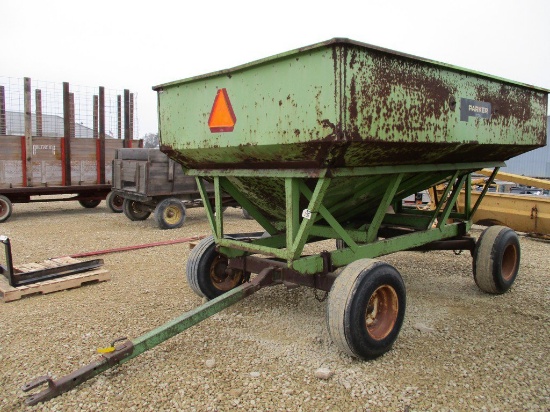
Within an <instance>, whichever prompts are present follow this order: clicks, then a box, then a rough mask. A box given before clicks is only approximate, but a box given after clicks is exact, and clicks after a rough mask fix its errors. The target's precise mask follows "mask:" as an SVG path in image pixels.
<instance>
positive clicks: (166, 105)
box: [24, 39, 548, 403]
mask: <svg viewBox="0 0 550 412" xmlns="http://www.w3.org/2000/svg"><path fill="white" fill-rule="evenodd" d="M154 90H156V91H157V92H158V107H159V122H160V123H159V124H160V140H161V150H163V151H164V152H165V153H167V154H168V156H169V157H170V158H172V159H174V160H176V161H177V162H179V163H181V164H182V165H183V166H184V168H185V169H186V173H187V174H188V175H191V176H195V177H196V179H197V185H198V186H199V189H200V190H201V193H202V196H203V198H204V199H206V190H205V189H204V187H203V184H202V183H201V179H203V178H204V179H208V180H209V181H211V182H212V183H213V185H214V190H215V194H216V196H215V197H216V203H215V206H214V207H210V204H209V203H208V202H205V204H206V211H207V216H208V220H209V223H210V226H211V229H212V236H210V237H208V238H205V239H204V240H202V241H201V242H200V243H199V244H198V245H197V246H196V247H195V248H194V249H193V251H192V253H191V254H190V256H189V259H188V262H187V267H186V272H187V280H188V283H189V285H190V287H191V288H192V289H193V290H194V291H195V292H196V293H197V294H198V295H200V296H204V297H206V298H207V299H209V300H208V302H207V303H205V304H204V305H202V306H200V307H198V308H197V309H195V310H193V311H190V312H188V313H186V314H183V315H182V316H180V317H179V318H177V319H174V320H172V321H171V322H169V323H167V324H165V325H162V326H160V327H159V328H157V329H155V330H152V331H151V332H149V333H147V334H146V335H143V336H141V337H139V338H136V339H134V340H129V339H124V340H123V341H121V342H114V343H113V344H112V345H111V347H110V348H111V352H109V353H107V354H105V355H104V356H103V357H102V359H101V360H100V361H98V362H96V363H93V364H90V365H88V366H86V367H84V368H82V369H80V370H79V371H76V372H74V373H73V374H71V375H68V376H66V377H64V378H61V379H60V380H58V381H53V380H52V379H51V378H49V377H42V378H38V379H37V380H35V381H33V382H30V383H29V384H27V385H26V386H25V387H24V389H25V390H30V389H33V388H36V387H38V386H41V385H42V384H43V383H45V382H48V388H46V389H44V390H43V391H42V392H40V393H38V394H35V395H32V396H31V397H30V398H28V402H29V403H36V402H40V401H42V400H46V399H49V398H51V397H53V396H56V395H57V394H59V393H61V392H64V391H66V390H68V389H69V388H71V387H73V386H75V385H77V384H78V383H80V382H82V381H83V380H86V379H89V378H90V377H92V376H95V375H97V374H98V373H101V372H102V371H104V370H106V369H108V368H110V367H112V366H113V365H116V364H119V363H123V362H126V361H128V360H129V359H131V358H133V357H135V356H137V355H139V354H140V353H142V352H144V351H145V350H148V349H149V348H151V347H152V346H154V345H156V344H158V343H160V342H163V341H164V340H166V339H168V338H170V337H172V336H174V335H175V334H177V333H179V332H181V331H183V330H185V329H186V328H188V327H190V326H192V325H194V324H196V323H198V322H200V321H201V320H203V319H205V318H207V317H208V316H211V315H212V314H214V313H217V312H218V311H220V310H222V309H223V308H225V307H227V306H229V305H231V304H233V303H235V302H237V301H239V300H241V299H244V298H245V297H246V296H249V295H250V294H252V293H254V292H256V291H258V290H260V289H262V288H263V287H267V286H271V285H278V284H285V285H289V286H292V285H304V286H309V287H312V288H316V289H319V290H321V291H325V292H327V293H328V302H327V317H326V319H327V322H326V323H327V329H328V332H329V335H330V336H331V338H332V340H333V341H334V342H335V344H336V345H337V346H338V347H339V348H340V349H341V350H342V351H344V352H346V353H348V354H349V355H351V356H354V357H357V358H361V359H371V358H374V357H377V356H380V355H382V354H384V353H386V352H387V351H388V350H390V349H391V347H392V344H393V343H394V342H395V340H396V339H397V336H398V334H399V331H400V329H401V325H402V322H403V318H404V315H405V307H406V291H405V284H404V282H403V280H402V278H401V275H400V274H399V271H398V270H397V268H394V267H392V266H391V265H389V264H388V263H385V262H383V261H382V260H378V259H377V258H378V257H380V256H384V255H387V254H390V253H394V252H397V251H403V250H469V251H470V252H471V253H472V256H473V275H474V280H475V282H476V284H477V285H478V286H479V288H480V289H481V290H483V291H485V292H487V293H491V294H500V293H504V292H506V291H507V290H508V289H509V288H510V287H511V286H512V284H513V283H514V280H515V279H516V275H517V273H518V269H519V263H520V246H519V241H518V237H517V235H516V233H515V232H514V231H512V230H511V229H509V228H506V227H503V226H493V227H489V228H488V229H486V230H485V231H484V232H483V233H482V235H481V236H480V238H479V239H478V240H477V241H476V239H474V238H473V237H471V236H469V235H468V231H469V229H470V227H471V225H472V221H471V217H472V215H473V214H474V213H475V211H476V210H477V208H478V207H479V204H480V202H481V200H482V198H483V195H484V194H485V193H486V192H487V190H488V188H489V185H490V184H491V182H492V180H493V179H494V176H495V174H496V173H497V171H498V169H499V167H501V166H503V165H504V161H505V160H507V159H509V158H510V157H513V156H516V155H518V154H520V153H524V152H527V151H529V150H532V149H534V148H537V147H541V146H543V145H545V144H546V115H547V105H548V100H547V98H548V90H543V89H540V88H536V87H532V86H528V85H525V84H520V83H516V82H512V81H508V80H504V79H501V78H496V77H493V76H490V75H486V74H481V73H478V72H472V71H468V70H465V69H461V68H458V67H454V66H450V65H446V64H441V63H437V62H434V61H430V60H426V59H422V58H418V57H414V56H410V55H406V54H402V53H397V52H394V51H390V50H386V49H381V48H378V47H374V46H371V45H367V44H363V43H359V42H355V41H352V40H348V39H333V40H329V41H326V42H323V43H319V44H315V45H312V46H308V47H303V48H300V49H297V50H293V51H290V52H287V53H283V54H280V55H276V56H272V57H269V58H266V59H263V60H259V61H256V62H252V63H249V64H245V65H243V66H239V67H236V68H233V69H229V70H223V71H220V72H216V73H211V74H206V75H202V76H197V77H193V78H190V79H185V80H180V81H174V82H171V83H166V84H162V85H159V86H156V87H154ZM482 168H493V169H494V172H493V174H492V175H491V177H490V178H489V179H488V182H487V184H486V185H485V187H484V190H483V191H482V192H481V194H480V196H479V197H478V200H476V202H475V203H474V202H472V201H471V184H470V180H471V173H472V172H475V171H477V170H480V169H482ZM440 184H446V189H445V191H444V192H443V194H442V195H441V196H440V197H439V198H438V199H437V200H436V207H435V209H434V210H415V209H405V208H403V207H402V199H404V198H406V197H407V196H410V195H412V194H414V193H418V192H421V191H423V190H427V189H429V188H431V187H435V186H436V185H440ZM462 188H464V189H465V192H466V199H467V200H466V202H465V205H466V206H465V208H464V209H463V210H462V211H461V212H457V211H456V210H455V207H454V206H455V205H456V202H457V199H458V196H459V193H460V192H461V189H462ZM222 191H224V192H226V193H229V194H230V195H231V196H232V197H233V198H234V199H235V200H236V201H237V202H238V203H239V204H240V205H241V206H242V207H243V208H245V209H246V210H247V211H248V212H249V213H250V215H251V216H252V217H253V218H254V219H256V221H257V222H258V223H259V224H260V225H261V226H262V228H263V231H262V232H258V233H237V234H228V233H225V231H224V222H223V215H222V213H221V210H222V202H221V193H222ZM327 239H329V240H330V239H332V240H333V241H334V245H335V247H334V248H333V250H326V251H324V252H322V253H320V254H314V255H307V254H305V253H304V247H305V245H306V244H309V243H312V242H316V241H319V240H327ZM252 274H257V275H256V276H252Z"/></svg>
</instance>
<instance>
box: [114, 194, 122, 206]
mask: <svg viewBox="0 0 550 412" xmlns="http://www.w3.org/2000/svg"><path fill="white" fill-rule="evenodd" d="M123 203H124V198H123V197H122V196H115V197H114V198H113V206H115V207H116V208H117V209H120V208H122V205H123Z"/></svg>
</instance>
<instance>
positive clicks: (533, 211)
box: [430, 169, 550, 239]
mask: <svg viewBox="0 0 550 412" xmlns="http://www.w3.org/2000/svg"><path fill="white" fill-rule="evenodd" d="M492 172H493V171H492V170H491V169H483V170H480V171H479V172H476V174H482V175H486V176H491V174H492ZM496 179H499V180H504V181H507V182H513V183H517V184H522V185H526V186H531V187H536V188H540V189H550V181H549V180H543V179H536V178H532V177H527V176H520V175H516V174H512V173H504V172H498V174H497V175H496ZM476 183H480V182H478V181H476V180H475V179H474V180H472V184H476ZM479 195H480V193H476V191H474V190H473V191H472V202H473V203H475V202H476V201H477V198H478V197H479ZM430 196H431V197H432V198H433V195H432V194H431V193H430ZM464 199H465V193H464V191H462V193H461V194H460V195H459V198H458V201H457V208H458V211H459V212H462V211H463V210H464ZM473 223H475V224H481V225H486V226H491V225H505V226H508V227H510V228H512V229H514V230H515V231H518V232H526V233H528V234H530V235H532V236H535V237H539V238H545V239H550V196H534V195H522V194H515V193H498V192H487V194H486V195H485V197H484V198H483V201H482V202H481V205H480V206H479V208H478V209H477V211H476V213H475V215H474V216H473Z"/></svg>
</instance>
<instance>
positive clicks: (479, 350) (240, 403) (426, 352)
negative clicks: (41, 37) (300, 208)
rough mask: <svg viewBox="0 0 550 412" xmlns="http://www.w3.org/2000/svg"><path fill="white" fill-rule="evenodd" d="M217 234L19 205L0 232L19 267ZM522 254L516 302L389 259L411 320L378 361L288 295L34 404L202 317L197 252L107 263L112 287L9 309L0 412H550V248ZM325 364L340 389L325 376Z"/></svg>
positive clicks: (197, 223) (235, 215) (463, 261)
mask: <svg viewBox="0 0 550 412" xmlns="http://www.w3.org/2000/svg"><path fill="white" fill-rule="evenodd" d="M224 216H225V221H226V225H227V228H226V232H228V233H230V232H232V231H233V232H248V231H254V230H257V229H258V228H257V226H256V223H255V222H253V221H248V220H243V219H242V217H241V211H240V210H237V209H229V210H228V211H227V212H226V213H225V214H224ZM209 233H210V232H209V228H208V224H207V221H206V217H205V216H204V211H203V210H202V209H200V208H199V209H192V210H188V217H187V220H186V223H185V225H184V226H183V227H182V228H181V229H176V230H171V231H170V230H169V231H163V230H159V229H158V228H157V226H156V224H155V222H154V220H153V219H152V218H149V219H148V220H146V221H143V222H131V221H130V220H128V219H127V218H126V217H124V216H123V215H119V214H113V213H110V212H109V211H108V209H107V207H106V206H105V204H104V203H102V204H101V205H100V206H98V207H97V208H96V209H84V208H81V207H80V206H79V205H78V203H76V202H57V203H43V204H28V205H21V204H16V205H15V207H14V213H13V215H12V217H11V218H10V220H8V221H7V222H5V223H3V224H1V225H0V234H4V235H7V236H9V237H10V239H11V241H12V245H13V256H14V261H15V264H16V265H17V264H22V263H28V262H39V261H41V260H44V259H47V258H49V257H55V256H63V255H69V254H74V253H78V252H85V251H93V250H100V249H107V248H113V247H119V246H126V245H136V244H140V243H149V242H157V241H162V240H170V239H175V238H183V237H187V236H194V235H203V234H209ZM472 233H473V234H474V235H479V233H480V231H479V230H474V231H473V232H472ZM331 243H332V242H331ZM318 247H319V248H321V247H322V248H326V247H327V246H326V244H324V245H319V246H318ZM328 247H331V246H330V244H329V246H328ZM521 247H522V263H521V269H520V274H519V275H518V279H517V281H516V283H515V285H514V286H513V287H512V289H511V290H510V291H509V292H508V293H506V294H504V295H501V296H490V295H487V294H484V293H482V292H480V291H479V290H478V289H477V287H476V285H475V283H474V281H473V277H472V275H471V258H470V256H469V254H468V253H463V254H461V255H459V256H455V255H454V254H453V252H429V253H413V252H401V253H397V254H394V255H391V256H388V257H385V258H384V259H385V260H386V261H388V262H389V263H391V264H392V265H394V266H395V267H396V268H397V269H398V270H399V271H400V272H401V274H402V276H403V279H404V281H405V284H406V287H407V312H406V316H405V322H404V324H403V328H402V330H401V333H400V335H399V338H398V339H397V342H396V344H395V345H394V348H393V350H391V351H390V352H388V353H387V354H386V355H384V356H382V357H381V358H379V359H376V360H374V361H370V362H362V361H358V360H356V359H353V358H351V357H349V356H347V355H345V354H342V353H340V352H339V351H338V350H337V348H336V347H335V345H334V344H333V343H331V342H330V339H329V336H328V332H327V330H326V327H325V307H326V302H318V301H317V300H316V299H315V297H314V294H313V291H312V290H311V289H307V288H297V289H292V290H287V289H286V288H285V287H283V286H276V287H272V288H267V289H264V290H261V291H259V292H258V293H257V294H255V295H253V296H251V297H250V298H248V299H246V300H244V301H242V302H240V303H238V304H236V305H234V306H232V307H230V308H228V309H226V310H224V311H222V312H220V313H219V314H217V315H214V316H213V317H212V318H210V319H208V320H206V321H204V322H202V323H201V324H199V325H197V326H195V327H193V328H191V329H189V330H187V331H185V332H183V333H181V334H180V335H178V336H176V337H174V338H172V339H170V340H169V341H167V342H165V343H163V344H161V345H159V346H157V347H156V348H154V349H153V350H150V351H149V352H146V353H145V354H143V355H142V356H140V357H138V358H136V359H133V360H131V361H130V362H128V363H126V364H124V365H121V366H119V367H117V368H115V369H112V370H110V371H108V372H106V373H104V374H103V375H100V376H98V377H96V378H94V379H92V380H90V381H88V382H86V383H84V384H82V385H81V386H79V387H77V388H76V389H73V390H72V391H70V392H68V393H66V394H64V395H62V396H60V397H58V398H55V399H53V400H51V401H49V402H47V403H45V404H39V405H36V406H33V407H26V406H25V405H24V398H25V395H24V394H23V393H22V392H21V391H20V389H19V388H20V386H21V385H22V384H23V383H25V382H27V381H29V380H31V379H32V378H34V377H36V376H39V375H43V374H45V373H50V374H51V375H53V376H54V377H55V378H59V377H61V376H63V375H65V374H68V373H70V372H72V371H74V370H76V369H77V368H79V367H81V366H83V365H85V364H88V363H90V362H91V361H92V360H94V359H97V356H98V355H97V354H96V352H95V351H96V348H98V347H104V346H107V345H108V344H109V342H111V341H112V340H113V339H115V338H117V337H121V336H128V337H129V338H135V337H137V336H139V335H141V334H143V333H145V332H147V331H149V330H151V329H153V328H154V327H156V326H158V325H161V324H162V323H164V322H166V321H168V320H170V319H172V318H174V317H176V316H178V315H180V314H182V313H183V312H185V311H188V310H190V309H192V308H195V307H196V306H198V305H200V304H201V299H200V298H199V297H197V296H196V295H194V294H193V293H192V292H191V290H190V288H189V287H188V286H187V284H186V280H185V273H184V270H185V264H186V260H187V257H188V255H189V246H188V245H186V244H176V245H171V246H161V247H156V248H149V249H142V250H136V251H130V252H123V253H114V254H107V255H103V256H100V258H103V259H104V260H105V268H106V269H108V270H109V271H110V274H111V276H112V278H111V280H110V281H108V282H102V283H97V284H91V285H88V286H84V287H81V288H76V289H71V290H67V291H62V292H57V293H52V294H47V295H34V296H31V297H28V298H24V299H21V300H19V301H14V302H10V303H0V324H1V330H0V365H1V368H0V409H1V410H3V411H12V410H40V411H75V410H80V411H98V410H101V411H121V410H123V411H128V410H130V411H146V410H147V411H148V410H155V411H167V410H184V411H227V410H235V409H241V410H254V411H280V410H288V411H321V410H329V411H346V412H347V411H368V410H370V411H378V410H380V411H388V410H389V411H403V410H409V411H426V410H435V411H463V410H488V411H512V410H513V411H520V410H528V411H549V410H550V358H549V352H550V351H549V349H550V330H549V320H550V273H549V272H550V270H549V267H550V257H549V256H550V244H548V243H544V242H540V241H535V240H532V239H529V238H526V237H523V236H522V237H521ZM422 325H423V326H424V327H422ZM419 329H420V330H419ZM321 367H323V368H328V369H329V370H330V371H331V372H332V373H333V375H332V377H331V378H330V379H328V380H321V379H318V378H316V377H315V371H316V370H317V369H318V368H321Z"/></svg>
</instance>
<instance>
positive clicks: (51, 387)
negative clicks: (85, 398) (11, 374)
mask: <svg viewBox="0 0 550 412" xmlns="http://www.w3.org/2000/svg"><path fill="white" fill-rule="evenodd" d="M117 341H118V340H117ZM123 341H124V342H123V343H122V345H118V346H117V347H116V348H115V347H114V343H115V342H116V341H115V342H113V344H111V348H112V349H113V350H111V351H109V352H107V353H103V354H102V355H101V359H100V360H98V361H95V362H92V363H90V364H89V365H86V366H84V367H82V368H80V369H78V370H76V371H74V372H72V373H70V374H69V375H66V376H64V377H62V378H60V379H58V380H56V381H54V380H53V379H52V378H51V377H50V376H48V375H44V376H40V377H38V378H36V379H33V380H32V381H30V382H29V383H27V384H25V385H23V386H22V387H21V389H22V390H23V391H24V392H28V391H30V390H32V389H35V388H38V387H39V386H41V385H43V384H45V383H47V384H48V387H47V388H46V389H44V390H42V391H41V392H38V393H36V394H34V395H31V396H29V397H28V398H27V399H26V400H25V403H26V404H27V405H35V404H37V403H39V402H45V401H47V400H50V399H52V398H55V397H56V396H58V395H61V394H62V393H65V392H68V391H69V390H71V389H72V388H74V387H75V386H78V385H80V384H81V383H83V382H85V381H87V380H88V379H91V378H93V377H94V376H96V375H99V374H100V373H102V372H104V371H106V370H107V369H109V368H111V367H113V366H115V365H117V364H118V363H120V361H121V360H122V359H125V358H128V357H129V356H130V355H131V354H132V352H133V351H134V344H133V343H132V341H130V340H128V339H126V338H123Z"/></svg>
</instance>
